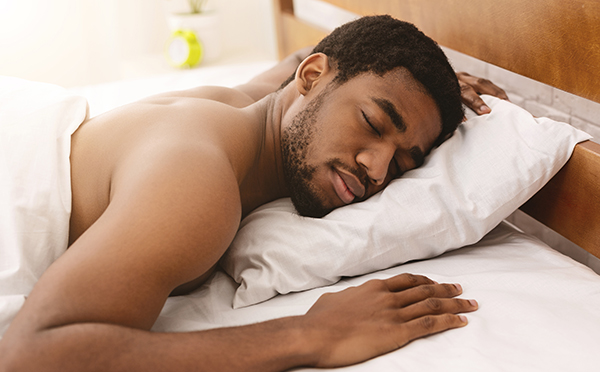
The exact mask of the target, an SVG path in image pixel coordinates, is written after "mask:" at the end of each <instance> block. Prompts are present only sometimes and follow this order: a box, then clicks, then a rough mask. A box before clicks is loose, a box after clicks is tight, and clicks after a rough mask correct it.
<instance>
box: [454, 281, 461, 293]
mask: <svg viewBox="0 0 600 372" xmlns="http://www.w3.org/2000/svg"><path fill="white" fill-rule="evenodd" d="M454 286H455V287H456V289H457V290H458V291H459V292H462V287H461V286H460V284H458V283H456V284H454Z"/></svg>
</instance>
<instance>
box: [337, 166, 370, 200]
mask: <svg viewBox="0 0 600 372" xmlns="http://www.w3.org/2000/svg"><path fill="white" fill-rule="evenodd" d="M333 174H334V180H333V186H334V189H335V192H336V193H337V195H338V196H339V198H340V199H341V200H342V201H343V202H344V203H346V204H350V203H351V202H352V201H354V199H355V198H362V197H363V196H364V195H365V187H364V186H363V184H362V183H360V181H359V180H358V178H356V176H354V175H353V174H351V173H347V172H345V171H343V170H340V169H337V168H335V169H334V172H333Z"/></svg>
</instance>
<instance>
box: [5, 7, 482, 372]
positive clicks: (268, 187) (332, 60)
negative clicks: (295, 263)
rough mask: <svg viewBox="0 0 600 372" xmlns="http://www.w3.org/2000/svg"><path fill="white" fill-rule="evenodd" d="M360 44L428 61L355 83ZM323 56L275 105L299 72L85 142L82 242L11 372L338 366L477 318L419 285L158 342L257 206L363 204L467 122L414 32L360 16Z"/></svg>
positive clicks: (34, 311) (452, 84)
mask: <svg viewBox="0 0 600 372" xmlns="http://www.w3.org/2000/svg"><path fill="white" fill-rule="evenodd" d="M365 30H366V31H367V32H366V33H365V32H364V31H365ZM400 37H403V38H405V39H403V42H400V43H395V41H397V40H399V38H400ZM356 40H362V41H364V43H365V44H364V45H362V46H361V45H355V46H354V48H359V49H362V48H364V49H365V50H364V51H361V52H362V54H364V56H358V59H359V60H360V59H364V58H367V57H370V56H374V55H375V54H377V53H376V51H374V50H373V48H375V49H381V48H380V47H379V46H377V45H371V46H369V44H374V43H376V42H377V43H382V42H383V43H385V44H384V45H391V44H399V46H398V48H399V49H401V50H400V52H399V53H408V54H409V55H413V56H414V55H416V53H418V54H419V55H420V57H421V58H423V59H421V61H424V62H425V63H428V64H429V63H430V64H431V66H429V67H430V68H429V69H425V71H417V70H416V69H417V68H420V67H423V66H421V65H419V64H418V63H417V64H415V63H412V62H410V61H409V62H408V63H407V64H406V65H404V67H401V66H403V65H396V67H392V68H390V67H389V66H388V67H383V70H381V68H380V63H379V62H377V63H374V66H367V67H366V69H362V70H356V71H355V70H353V68H352V67H348V66H346V62H344V57H342V54H343V53H342V52H343V50H344V49H345V48H348V43H350V44H351V43H352V42H355V41H356ZM382 40H383V41H382ZM404 40H406V41H407V42H404ZM411 43H413V44H411ZM414 43H417V44H414ZM418 44H422V49H423V50H422V51H419V52H416V53H413V52H412V49H414V48H415V47H416V45H418ZM407 45H408V46H407ZM369 48H371V49H369ZM419 48H420V47H419ZM389 49H390V52H389V53H392V51H393V50H395V47H392V46H390V48H389ZM315 51H316V53H314V54H312V55H310V56H309V57H307V58H306V59H304V60H303V61H302V63H301V64H300V65H299V66H298V68H297V71H296V73H295V77H294V79H293V81H292V82H291V83H289V84H288V85H286V86H285V87H284V88H283V89H281V90H279V91H277V92H276V93H274V94H270V95H267V96H266V97H264V98H263V99H260V100H258V99H259V98H262V97H263V96H265V95H266V93H267V92H270V91H272V90H273V86H272V84H271V83H272V82H273V81H276V80H279V81H281V80H282V79H283V77H282V73H283V72H284V71H286V69H287V67H285V64H284V65H283V66H284V67H283V68H281V66H280V68H276V69H274V70H273V71H270V72H268V73H266V74H265V75H263V76H262V77H260V78H258V79H256V80H253V81H251V83H250V84H248V85H245V86H242V87H239V88H237V89H233V90H231V89H226V88H215V87H213V88H198V89H194V90H190V91H185V92H174V93H170V94H163V95H159V96H155V97H150V98H147V99H144V100H141V101H139V102H137V103H133V104H130V105H127V106H124V107H121V108H118V109H115V110H113V111H111V112H109V113H106V114H104V115H101V116H98V117H95V118H92V119H90V120H88V121H86V122H85V123H84V124H83V125H82V126H81V127H80V128H79V129H78V130H77V131H76V133H75V134H74V135H73V136H72V151H71V168H72V201H73V207H72V215H71V226H70V237H69V238H70V247H69V249H68V250H67V251H66V253H65V254H63V255H62V256H61V257H60V258H59V259H58V260H57V261H56V262H55V263H54V264H52V265H51V266H50V268H49V269H48V270H47V271H46V272H45V273H44V275H43V276H42V278H41V279H40V280H39V282H38V283H37V285H36V286H35V288H34V289H33V291H32V292H31V294H30V296H29V297H28V299H27V301H26V302H25V304H24V306H23V307H22V309H21V311H20V312H19V314H18V315H17V316H16V318H15V319H14V321H13V322H12V324H11V326H10V327H9V329H8V331H7V332H6V334H5V335H4V338H3V339H2V340H1V341H0V371H61V372H65V371H103V372H105V371H155V370H156V371H159V370H160V371H163V370H169V371H188V370H190V371H191V370H194V371H195V370H207V371H213V370H214V371H230V370H231V371H242V370H243V371H280V370H285V369H288V368H291V367H294V366H317V367H335V366H342V365H348V364H352V363H356V362H360V361H363V360H366V359H369V358H372V357H375V356H377V355H380V354H382V353H386V352H389V351H391V350H394V349H397V348H398V347H401V346H403V345H405V344H406V343H408V342H410V341H411V340H413V339H415V338H419V337H422V336H425V335H428V334H432V333H436V332H441V331H445V330H448V329H451V328H456V327H461V326H464V325H465V324H466V319H465V318H464V317H463V316H460V315H458V314H459V313H463V312H469V311H473V310H475V309H476V308H477V304H476V303H475V302H470V301H468V300H463V299H456V298H454V297H456V296H457V295H459V294H460V293H461V288H460V286H458V285H453V284H438V283H435V282H433V281H431V280H430V279H428V278H425V277H422V276H415V275H406V274H405V275H400V276H397V277H393V278H390V279H388V280H378V281H371V282H368V283H366V284H364V285H362V286H360V287H356V288H351V289H347V290H345V291H342V292H340V293H336V294H328V295H325V296H323V297H321V298H320V299H319V300H318V301H317V302H316V303H315V304H314V306H313V307H312V308H311V309H310V310H309V311H308V313H307V314H306V315H304V316H298V317H288V318H282V319H276V320H272V321H268V322H264V323H259V324H254V325H249V326H243V327H235V328H222V329H215V330H210V331H202V332H190V333H173V334H169V333H153V332H149V329H150V328H151V327H152V325H153V323H154V322H155V320H156V318H157V317H158V315H159V313H160V311H161V309H162V307H163V305H164V303H165V301H166V299H167V297H168V296H169V294H172V293H173V292H176V293H184V292H186V291H189V290H190V289H192V288H195V287H197V286H198V285H200V284H201V283H202V282H203V281H204V280H205V279H206V278H207V276H208V275H210V273H211V272H212V271H213V270H214V268H215V266H216V265H217V262H218V260H219V258H220V257H221V256H222V255H223V254H224V252H225V250H226V249H227V247H228V246H229V244H230V243H231V241H232V239H233V237H234V235H235V234H236V230H237V228H238V225H239V222H240V220H241V218H243V217H244V216H245V215H247V214H248V213H250V212H251V211H252V210H253V209H255V208H256V207H257V206H259V205H262V204H264V203H266V202H269V201H271V200H274V199H277V198H280V197H284V196H288V195H289V196H291V197H292V199H293V201H294V203H295V205H296V206H297V209H298V210H299V212H300V213H302V214H305V215H313V216H321V215H323V214H325V213H327V212H328V211H330V210H331V209H333V208H337V207H340V206H343V205H345V204H348V203H351V202H356V201H361V200H364V199H366V198H368V197H369V196H371V195H373V194H374V193H376V192H378V191H380V190H381V189H383V188H384V187H385V186H386V185H387V184H388V183H389V181H390V180H391V179H392V178H393V177H398V176H399V175H401V174H402V172H404V171H406V170H409V169H411V168H414V167H416V166H419V165H420V164H421V162H422V161H423V157H424V156H425V155H426V154H427V153H428V152H429V151H430V150H431V148H432V147H433V146H434V145H436V144H437V143H439V142H440V141H442V140H443V139H444V138H445V137H446V136H447V135H449V134H450V133H451V132H452V131H453V130H454V128H455V127H456V125H457V124H458V123H459V122H460V120H461V117H462V109H461V107H460V90H459V88H458V83H457V82H456V78H455V77H453V76H454V75H453V72H452V70H451V68H450V66H449V65H448V64H447V62H446V61H445V59H444V57H443V55H440V52H439V51H437V47H436V46H435V45H434V44H433V43H432V42H431V41H429V40H428V39H426V38H425V37H424V36H422V35H421V34H419V33H418V32H417V31H415V30H414V29H413V28H412V27H409V26H408V25H406V24H403V23H401V22H399V21H395V20H392V19H391V18H387V17H375V18H363V19H361V20H359V21H356V22H354V23H353V24H351V25H349V26H345V27H343V28H341V29H338V30H337V31H336V32H334V33H333V34H332V36H330V37H329V38H326V39H325V40H324V41H323V42H322V43H321V44H319V45H318V46H317V47H316V49H315ZM386 52H387V51H386ZM340 53H342V54H340ZM394 53H395V52H394ZM338 54H339V56H338ZM358 65H359V66H364V64H363V63H359V64H358ZM361 68H362V67H361ZM378 68H379V70H377V69H378ZM411 68H412V69H413V70H411V72H409V70H410V69H411ZM372 71H375V72H376V73H374V72H372ZM415 76H419V78H420V79H421V80H427V78H428V77H429V78H431V77H433V79H430V80H429V81H426V82H425V83H423V82H422V81H421V80H418V79H416V78H415ZM269 82H271V83H269ZM426 84H428V85H429V86H426ZM436 84H437V85H436ZM473 96H475V95H472V97H473ZM203 98H209V99H211V100H207V99H203ZM444 102H446V103H444ZM474 102H475V103H476V106H477V107H479V106H480V105H479V101H474Z"/></svg>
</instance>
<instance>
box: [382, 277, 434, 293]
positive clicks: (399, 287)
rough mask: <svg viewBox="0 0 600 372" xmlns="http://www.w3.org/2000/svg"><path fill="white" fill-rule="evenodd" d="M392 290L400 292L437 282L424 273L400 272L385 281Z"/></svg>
mask: <svg viewBox="0 0 600 372" xmlns="http://www.w3.org/2000/svg"><path fill="white" fill-rule="evenodd" d="M383 282H384V283H385V284H386V286H387V287H388V289H389V290H390V291H392V292H400V291H404V290H406V289H409V288H414V287H418V286H421V285H430V284H435V282H434V281H433V280H431V279H429V278H428V277H426V276H423V275H414V274H409V273H405V274H400V275H396V276H393V277H391V278H389V279H385V280H384V281H383Z"/></svg>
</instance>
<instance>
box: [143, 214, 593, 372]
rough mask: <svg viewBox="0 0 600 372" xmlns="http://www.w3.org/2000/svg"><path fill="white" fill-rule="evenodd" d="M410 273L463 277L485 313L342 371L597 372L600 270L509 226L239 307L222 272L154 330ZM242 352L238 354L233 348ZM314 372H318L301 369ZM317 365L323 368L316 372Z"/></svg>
mask: <svg viewBox="0 0 600 372" xmlns="http://www.w3.org/2000/svg"><path fill="white" fill-rule="evenodd" d="M403 272H410V273H415V274H421V275H427V276H429V277H431V278H432V279H434V280H437V281H439V282H449V283H460V284H461V285H462V286H463V289H464V294H463V296H461V297H463V298H474V299H476V300H477V301H478V302H479V310H478V311H476V312H474V313H470V314H467V317H468V319H469V325H467V326H466V327H464V328H461V329H456V330H451V331H449V332H445V333H441V334H437V335H433V336H430V337H427V338H424V339H420V340H417V341H414V342H412V343H411V344H409V345H407V346H406V347H404V348H402V349H400V350H397V351H395V352H392V353H390V354H387V355H384V356H382V357H379V358H375V359H372V360H370V361H367V362H365V363H362V364H359V365H355V366H350V367H346V368H343V369H340V371H353V372H356V371H365V372H366V371H461V372H463V371H567V370H569V371H592V370H597V369H598V368H600V367H599V364H600V363H599V362H598V358H597V353H598V347H599V346H600V276H598V275H597V274H595V273H594V272H593V271H591V270H590V269H589V268H587V267H585V266H583V265H581V264H579V263H577V262H575V261H574V260H572V259H570V258H568V257H567V256H564V255H562V254H560V253H558V252H556V251H554V250H553V249H551V248H549V247H548V246H546V245H545V244H543V243H541V242H540V241H538V240H537V239H535V238H532V237H530V236H528V235H525V234H524V233H521V232H519V231H517V230H516V229H515V228H513V227H512V226H510V225H509V224H508V223H502V224H501V225H500V226H498V227H497V228H496V229H494V230H493V231H492V232H491V233H489V234H488V235H487V236H486V237H485V238H484V239H483V240H482V241H480V242H479V243H478V244H476V245H474V246H470V247H465V248H462V249H459V250H457V251H454V252H451V253H447V254H445V255H443V256H440V257H438V258H435V259H430V260H425V261H420V262H413V263H409V264H405V265H401V266H397V267H394V268H391V269H388V270H384V271H380V272H376V273H373V274H369V275H365V276H361V277H356V278H347V279H344V280H342V281H340V282H338V283H337V284H335V285H332V286H329V287H324V288H317V289H313V290H309V291H306V292H301V293H293V294H288V295H284V296H282V295H280V296H277V297H275V298H273V299H271V300H269V301H266V302H263V303H260V304H258V305H254V306H249V307H246V308H241V309H236V310H234V309H233V308H232V300H233V296H234V291H235V289H236V287H237V284H236V283H235V282H234V281H233V280H232V279H231V278H230V277H229V276H227V275H226V274H224V273H223V272H221V271H219V272H217V273H216V274H215V275H214V276H213V278H212V279H211V280H210V281H209V282H208V283H207V284H205V285H204V286H203V287H202V288H200V289H199V290H197V291H195V292H193V293H192V294H189V295H187V296H183V297H175V298H170V299H169V300H168V301H167V304H166V306H165V308H164V309H163V311H162V313H161V315H160V317H159V318H158V321H157V322H156V324H155V326H154V328H153V330H154V331H176V332H183V331H192V330H203V329H210V328H215V327H222V326H234V325H241V324H248V323H254V322H258V321H263V320H267V319H273V318H278V317H282V316H287V315H299V314H303V313H305V312H306V311H307V310H308V309H309V308H310V306H311V305H312V303H314V302H315V301H316V300H317V298H318V297H319V296H320V295H321V294H323V293H325V292H333V291H339V290H342V289H344V288H346V287H348V286H352V285H359V284H361V283H364V282H365V281H367V280H369V279H374V278H388V277H390V276H392V275H396V274H400V273H403ZM232 357H235V351H232ZM301 370H302V371H309V370H311V369H301ZM315 371H316V370H315Z"/></svg>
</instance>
